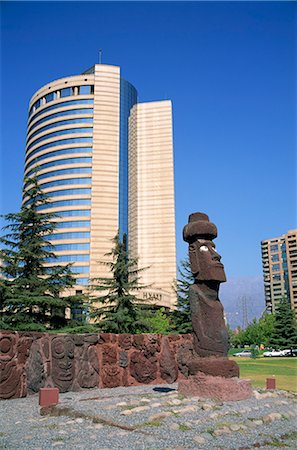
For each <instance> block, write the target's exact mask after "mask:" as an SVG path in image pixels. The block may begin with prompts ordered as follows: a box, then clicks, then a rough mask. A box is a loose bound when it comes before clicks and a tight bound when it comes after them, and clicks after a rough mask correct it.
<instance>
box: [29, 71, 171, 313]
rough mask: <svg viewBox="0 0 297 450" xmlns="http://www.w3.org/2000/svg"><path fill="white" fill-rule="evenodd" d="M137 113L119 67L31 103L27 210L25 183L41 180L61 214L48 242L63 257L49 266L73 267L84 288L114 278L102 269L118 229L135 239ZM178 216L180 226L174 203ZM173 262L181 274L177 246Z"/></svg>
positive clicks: (69, 81)
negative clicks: (32, 177)
mask: <svg viewBox="0 0 297 450" xmlns="http://www.w3.org/2000/svg"><path fill="white" fill-rule="evenodd" d="M156 103H168V102H156ZM136 106H137V91H136V89H135V88H134V87H133V86H132V85H131V84H130V83H129V82H128V81H126V80H124V79H122V78H121V76H120V68H119V67H117V66H109V65H103V64H97V65H95V66H94V67H92V68H91V69H89V70H87V71H86V72H84V73H83V74H81V75H77V76H70V77H66V78H61V79H59V80H56V81H53V82H52V83H49V84H47V85H45V86H43V87H42V88H41V89H39V90H38V91H37V92H36V93H35V94H34V95H33V97H32V99H31V101H30V105H29V117H28V132H27V142H26V160H25V182H24V189H23V203H24V204H26V202H27V201H28V198H27V197H26V189H27V187H28V184H27V182H26V178H28V177H29V176H30V175H32V174H33V173H37V176H38V179H39V183H40V186H41V188H42V189H43V190H44V192H45V193H47V194H48V196H49V204H48V205H46V206H43V208H46V209H48V210H50V211H52V212H54V213H56V214H57V219H55V220H56V221H57V224H58V225H57V228H56V230H55V232H54V234H52V235H51V236H50V237H49V240H50V241H51V242H52V244H53V245H54V246H55V253H56V255H57V257H58V258H57V259H56V260H55V261H51V260H48V261H47V262H46V265H47V266H48V267H50V266H51V265H53V264H56V263H59V264H61V265H63V264H67V263H69V262H71V263H73V265H72V270H73V272H74V275H75V277H76V280H77V287H76V288H78V289H83V286H85V285H87V284H88V280H89V278H94V277H102V276H106V275H107V269H106V267H105V266H104V265H101V264H100V262H103V261H106V256H105V255H106V253H109V252H110V249H111V246H112V243H111V241H112V239H113V238H114V236H115V235H116V233H117V231H118V230H120V233H121V234H122V233H126V234H127V235H128V239H129V228H130V227H131V225H133V224H131V223H128V217H130V216H131V214H130V209H129V208H130V200H129V196H131V198H132V197H133V192H134V191H133V187H135V186H136V185H137V186H140V181H139V180H138V181H137V177H138V175H137V173H138V171H137V170H136V171H135V164H132V165H131V167H132V166H133V167H134V170H133V168H132V170H131V169H130V153H131V154H132V153H133V154H134V155H135V144H136V141H135V138H133V142H132V141H131V142H129V127H131V126H132V125H131V126H130V125H129V117H130V116H131V113H132V109H133V107H136ZM170 113H171V110H170ZM134 122H135V120H134ZM133 127H134V128H135V124H134V125H133V126H132V128H133ZM142 127H143V125H142ZM170 127H171V123H170ZM170 132H171V131H170ZM134 134H135V133H134ZM134 134H133V136H134ZM160 142H161V141H160ZM148 144H149V143H148ZM171 153H172V152H171ZM134 160H135V156H134ZM172 164H173V163H172ZM172 180H173V165H172ZM167 181H168V180H167ZM131 189H132V191H133V192H132V191H131ZM131 192H132V193H131ZM172 195H173V186H172ZM134 196H135V192H134ZM134 203H135V202H134ZM46 209H44V210H46ZM135 213H136V211H135V210H134V216H135ZM172 214H173V216H172V217H173V224H174V202H173V209H172ZM132 216H133V214H132ZM134 216H133V217H134ZM136 216H137V214H136ZM129 220H130V221H131V220H132V219H129ZM133 220H134V219H133ZM135 220H137V218H136V219H135ZM135 223H136V222H135ZM132 228H133V229H134V231H135V226H134V227H133V226H132ZM137 251H138V250H137V248H136V247H135V255H134V256H137ZM159 259H160V258H159ZM173 259H174V261H173V265H174V273H175V242H174V258H173ZM174 273H173V272H172V274H173V275H174ZM162 289H163V288H161V290H162ZM164 293H165V291H164ZM164 298H165V297H164ZM161 303H163V304H165V303H166V306H170V305H169V304H168V305H167V303H168V300H166V301H165V303H164V301H163V302H161ZM169 303H170V301H169Z"/></svg>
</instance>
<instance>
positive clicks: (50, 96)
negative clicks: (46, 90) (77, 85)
mask: <svg viewBox="0 0 297 450" xmlns="http://www.w3.org/2000/svg"><path fill="white" fill-rule="evenodd" d="M56 98H57V94H56V92H51V93H50V94H47V95H46V96H45V102H46V103H48V102H52V101H53V100H55V99H56Z"/></svg>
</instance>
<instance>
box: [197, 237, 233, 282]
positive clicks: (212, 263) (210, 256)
mask: <svg viewBox="0 0 297 450" xmlns="http://www.w3.org/2000/svg"><path fill="white" fill-rule="evenodd" d="M189 258H190V264H191V270H192V272H193V275H194V276H195V278H196V280H199V281H203V280H204V281H219V282H224V281H226V275H225V271H224V266H223V264H222V263H221V256H220V255H219V254H218V252H217V251H216V249H215V244H214V243H213V242H212V241H211V240H206V239H197V241H196V242H194V243H193V244H191V245H190V246H189Z"/></svg>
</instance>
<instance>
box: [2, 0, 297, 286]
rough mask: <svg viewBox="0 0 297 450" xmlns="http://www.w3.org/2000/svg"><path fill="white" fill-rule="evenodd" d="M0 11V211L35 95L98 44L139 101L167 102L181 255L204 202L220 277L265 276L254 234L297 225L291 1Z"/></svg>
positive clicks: (7, 205)
mask: <svg viewBox="0 0 297 450" xmlns="http://www.w3.org/2000/svg"><path fill="white" fill-rule="evenodd" d="M1 12H2V14H1V16H2V18H1V21H2V23H1V29H2V31H1V57H2V61H1V66H2V69H1V91H2V93H1V94H2V120H1V140H2V143H1V163H2V172H1V191H2V194H3V195H2V205H1V210H2V212H4V213H6V212H12V211H17V210H18V209H19V207H20V202H21V189H22V176H23V162H24V148H25V136H26V122H27V108H28V102H29V99H30V97H31V95H32V94H33V93H34V92H35V91H36V90H37V89H39V88H40V87H41V86H43V85H44V84H46V83H48V82H50V81H51V80H54V79H57V78H60V77H63V76H67V75H75V74H78V73H80V72H82V71H83V70H85V69H87V68H88V67H90V66H92V65H93V64H94V63H98V61H99V60H98V58H99V56H98V55H99V49H101V48H102V49H103V59H102V61H103V63H106V64H115V65H119V66H121V69H122V76H123V77H124V78H126V79H127V80H129V81H130V82H131V83H132V84H133V85H134V86H135V87H136V88H137V90H138V93H139V98H140V101H150V100H160V99H164V98H169V99H171V100H172V102H173V117H174V152H175V194H176V230H177V256H178V260H180V259H182V258H184V257H185V255H186V252H187V246H186V244H185V243H183V241H182V228H183V226H184V225H185V223H186V222H187V218H188V215H189V214H190V213H191V212H195V211H203V212H206V213H207V214H209V216H210V219H211V220H212V221H213V222H214V223H215V224H216V225H217V226H218V229H219V236H218V239H217V241H216V243H217V248H218V251H219V252H220V253H221V254H222V261H223V262H224V264H225V269H226V273H227V277H232V278H234V277H243V276H246V277H255V276H261V274H262V268H261V252H260V241H261V240H262V239H266V238H270V237H275V236H279V235H281V234H283V233H285V232H287V230H289V229H292V228H295V227H296V152H295V150H296V148H295V146H296V135H295V127H296V84H295V79H296V53H295V52H296V30H297V26H296V4H294V2H284V1H282V2H147V3H145V2H130V3H129V2H108V3H104V2H2V3H1ZM4 186H5V190H4Z"/></svg>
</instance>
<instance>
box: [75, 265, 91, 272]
mask: <svg viewBox="0 0 297 450" xmlns="http://www.w3.org/2000/svg"><path fill="white" fill-rule="evenodd" d="M71 272H72V273H89V272H90V267H89V266H72V267H71Z"/></svg>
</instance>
